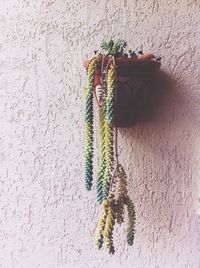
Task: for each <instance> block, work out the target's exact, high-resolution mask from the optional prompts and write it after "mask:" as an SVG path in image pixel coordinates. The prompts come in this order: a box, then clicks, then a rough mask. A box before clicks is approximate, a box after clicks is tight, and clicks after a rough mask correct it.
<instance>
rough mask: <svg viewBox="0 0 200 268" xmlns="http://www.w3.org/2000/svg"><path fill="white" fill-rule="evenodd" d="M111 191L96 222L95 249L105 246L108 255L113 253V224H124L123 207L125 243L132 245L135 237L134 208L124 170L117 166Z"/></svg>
mask: <svg viewBox="0 0 200 268" xmlns="http://www.w3.org/2000/svg"><path fill="white" fill-rule="evenodd" d="M112 184H115V185H112V186H114V187H113V190H112V189H110V192H109V196H108V198H107V199H106V200H104V201H103V208H102V215H101V217H100V218H99V220H98V227H97V228H98V231H97V237H96V238H97V241H96V243H97V247H98V248H99V249H100V248H102V246H103V243H104V244H105V247H106V248H107V249H108V250H109V253H110V254H113V253H114V252H115V249H114V244H113V230H114V225H115V223H118V224H120V225H121V224H122V223H123V222H124V215H125V206H126V207H127V214H128V227H127V236H126V239H127V243H128V244H129V245H133V240H134V235H135V208H134V205H133V203H132V201H131V199H130V197H129V196H128V191H127V176H126V173H125V170H124V168H123V167H122V166H121V165H120V164H118V166H117V168H116V172H115V180H114V181H113V182H112Z"/></svg>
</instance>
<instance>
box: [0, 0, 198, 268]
mask: <svg viewBox="0 0 200 268" xmlns="http://www.w3.org/2000/svg"><path fill="white" fill-rule="evenodd" d="M110 36H112V37H116V38H117V37H122V38H125V39H126V40H127V41H128V43H129V44H130V45H131V46H132V47H133V48H140V46H141V45H142V46H143V48H144V50H150V51H152V52H154V53H155V54H158V55H162V56H163V60H162V69H163V71H165V72H166V73H167V76H168V78H167V79H164V80H162V81H161V83H160V84H161V91H162V89H163V88H165V92H164V94H160V95H161V96H160V99H159V101H158V102H157V105H156V106H155V107H154V113H153V114H152V116H151V118H150V119H149V120H148V121H146V122H143V123H139V124H138V125H137V126H135V127H134V128H133V129H129V130H123V131H121V132H120V152H121V161H122V162H123V163H124V164H125V167H126V169H127V171H128V175H129V194H130V196H131V198H132V200H133V201H134V202H135V205H136V212H137V227H136V229H137V233H136V239H135V244H134V246H133V247H128V246H127V245H126V243H125V233H124V231H125V226H122V227H121V228H118V229H117V230H116V235H115V241H114V242H115V245H116V254H115V255H114V256H112V257H111V256H109V255H108V254H107V252H104V251H102V252H101V251H100V252H99V251H97V249H96V247H95V238H94V237H95V228H96V222H97V216H98V213H99V207H98V206H97V205H96V204H95V191H93V192H90V193H87V192H86V191H85V189H84V187H83V146H82V143H83V102H82V87H83V85H84V78H85V74H84V70H83V68H82V59H83V58H85V57H86V56H92V55H93V50H94V49H96V48H97V47H98V46H99V44H100V42H101V41H102V39H103V38H108V37H110ZM165 80H166V81H165ZM166 85H167V86H166ZM199 167H200V4H199V1H195V0H166V1H164V0H163V1H161V0H160V1H158V0H146V1H143V0H134V1H131V0H127V1H125V0H124V1H119V0H115V1H113V0H111V1H106V0H101V1H91V0H90V1H89V0H84V1H80V0H79V1H77V0H76V1H67V0H40V1H39V0H38V1H36V0H20V1H19V0H7V1H5V0H0V267H2V268H39V267H40V268H65V267H66V268H71V267H75V268H87V267H88V268H102V267H111V268H116V267H122V268H129V267H130V268H199V267H200V215H199V214H198V213H200V205H199V197H200V168H199Z"/></svg>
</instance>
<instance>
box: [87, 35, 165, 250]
mask: <svg viewBox="0 0 200 268" xmlns="http://www.w3.org/2000/svg"><path fill="white" fill-rule="evenodd" d="M126 46H127V44H126V42H125V41H123V40H118V41H117V42H114V41H113V40H110V41H108V42H103V44H102V46H101V48H102V49H103V50H105V51H106V53H105V54H101V53H99V54H98V55H97V52H95V54H96V56H95V57H94V58H92V59H91V60H89V61H87V62H86V70H87V82H86V87H85V89H84V99H85V125H84V128H85V134H84V135H85V143H84V147H85V150H84V153H85V187H86V189H87V190H91V187H92V183H93V152H94V144H93V136H94V126H93V120H94V111H93V109H94V106H93V99H94V96H95V97H96V100H97V104H98V106H99V153H98V154H99V155H98V171H97V178H96V199H97V202H98V203H99V204H102V215H101V216H100V218H99V220H98V230H97V246H98V248H99V249H100V248H101V247H102V246H103V244H105V246H106V248H108V250H109V252H110V253H111V254H113V253H114V251H115V249H114V245H113V229H114V225H115V223H119V224H121V223H122V222H124V214H125V208H127V213H128V227H127V242H128V244H129V245H132V244H133V240H134V234H135V219H136V218H135V208H134V205H133V202H132V201H131V199H130V198H129V196H128V190H127V175H126V172H125V170H124V167H123V166H122V165H121V163H119V159H118V148H117V118H116V92H117V76H118V69H117V68H118V67H119V66H120V65H124V66H125V69H126V67H127V66H128V68H130V67H131V68H132V67H134V68H135V69H138V66H139V68H141V66H142V68H143V69H144V68H146V65H148V64H149V62H155V63H159V60H160V59H156V58H155V57H154V56H153V55H152V54H149V53H146V54H143V52H142V51H139V53H135V52H133V51H132V50H129V55H128V54H127V53H125V52H124V51H125V48H126ZM144 62H145V64H144ZM141 64H142V65H141ZM158 65H159V66H160V63H159V64H158ZM158 65H157V66H158Z"/></svg>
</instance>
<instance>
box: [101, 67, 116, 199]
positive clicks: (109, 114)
mask: <svg viewBox="0 0 200 268" xmlns="http://www.w3.org/2000/svg"><path fill="white" fill-rule="evenodd" d="M115 83H116V81H115V67H114V65H111V67H110V68H109V70H108V75H107V95H106V102H105V106H106V115H105V162H106V166H105V173H104V180H103V199H106V198H107V197H108V194H109V187H110V180H111V177H112V171H113V162H114V149H113V144H114V135H113V119H114V91H115Z"/></svg>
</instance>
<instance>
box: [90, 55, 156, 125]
mask: <svg viewBox="0 0 200 268" xmlns="http://www.w3.org/2000/svg"><path fill="white" fill-rule="evenodd" d="M105 64H106V62H105ZM85 66H87V62H86V64H85ZM160 66H161V63H160V62H159V61H156V60H142V59H129V58H128V59H116V78H117V86H116V94H115V117H114V125H115V126H117V127H132V126H133V125H134V124H135V123H136V122H137V121H138V120H139V118H140V115H141V114H142V112H143V110H144V107H145V106H146V104H147V102H148V97H149V94H150V93H151V92H150V90H151V78H152V76H153V75H154V73H155V72H156V71H157V70H158V69H159V68H160ZM100 81H101V63H100V64H99V65H98V66H97V69H96V74H95V81H94V86H96V85H98V84H100Z"/></svg>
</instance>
